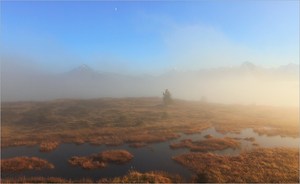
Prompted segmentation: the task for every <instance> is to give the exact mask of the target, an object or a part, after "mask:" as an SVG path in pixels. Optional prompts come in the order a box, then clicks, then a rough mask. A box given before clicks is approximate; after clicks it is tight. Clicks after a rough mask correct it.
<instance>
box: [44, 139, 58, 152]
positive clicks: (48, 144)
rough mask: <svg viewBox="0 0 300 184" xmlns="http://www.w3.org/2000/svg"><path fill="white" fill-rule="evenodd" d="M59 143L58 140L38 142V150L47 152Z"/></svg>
mask: <svg viewBox="0 0 300 184" xmlns="http://www.w3.org/2000/svg"><path fill="white" fill-rule="evenodd" d="M58 145H59V142H57V141H52V142H49V141H48V142H42V143H41V144H40V151H41V152H49V151H52V150H54V149H56V148H57V146H58Z"/></svg>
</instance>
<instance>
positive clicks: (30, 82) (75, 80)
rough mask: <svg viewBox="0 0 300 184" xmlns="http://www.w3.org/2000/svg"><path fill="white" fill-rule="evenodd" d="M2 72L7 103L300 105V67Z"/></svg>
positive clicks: (248, 65) (86, 68)
mask: <svg viewBox="0 0 300 184" xmlns="http://www.w3.org/2000/svg"><path fill="white" fill-rule="evenodd" d="M6 67H7V66H5V65H4V66H2V68H1V100H2V101H20V100H21V101H24V100H50V99H58V98H100V97H143V96H158V97H160V96H161V95H162V92H163V91H164V89H166V88H168V89H169V90H170V91H171V93H173V96H174V97H176V98H182V99H187V100H200V99H201V98H202V97H206V99H208V100H209V101H213V102H221V103H242V104H267V105H287V106H290V105H292V106H297V105H298V101H299V100H298V98H299V97H298V96H299V95H298V94H299V65H297V64H288V65H284V66H279V67H278V68H264V67H260V66H257V65H254V64H253V63H251V62H244V63H242V64H241V65H240V66H235V67H220V68H213V69H201V70H196V71H177V70H172V71H169V72H166V73H164V74H161V75H159V76H152V75H132V76H131V75H125V74H116V73H104V72H99V71H96V70H94V69H93V68H91V67H89V66H88V65H81V66H79V67H76V68H74V69H72V70H70V71H68V72H65V73H59V74H46V73H43V72H40V71H30V72H28V71H26V69H24V71H22V70H21V69H20V68H18V70H16V71H15V73H14V69H10V68H6Z"/></svg>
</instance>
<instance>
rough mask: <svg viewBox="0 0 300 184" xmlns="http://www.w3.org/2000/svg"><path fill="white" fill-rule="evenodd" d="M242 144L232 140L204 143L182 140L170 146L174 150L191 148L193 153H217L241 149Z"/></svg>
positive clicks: (208, 140)
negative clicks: (230, 149)
mask: <svg viewBox="0 0 300 184" xmlns="http://www.w3.org/2000/svg"><path fill="white" fill-rule="evenodd" d="M239 146H240V143H239V142H238V141H236V140H234V139H232V138H229V137H225V138H210V139H207V140H203V141H192V140H190V139H185V140H182V141H181V142H180V143H173V144H171V145H170V147H171V148H172V149H177V148H189V149H190V150H191V151H201V152H208V151H217V150H224V149H227V148H232V149H236V148H239Z"/></svg>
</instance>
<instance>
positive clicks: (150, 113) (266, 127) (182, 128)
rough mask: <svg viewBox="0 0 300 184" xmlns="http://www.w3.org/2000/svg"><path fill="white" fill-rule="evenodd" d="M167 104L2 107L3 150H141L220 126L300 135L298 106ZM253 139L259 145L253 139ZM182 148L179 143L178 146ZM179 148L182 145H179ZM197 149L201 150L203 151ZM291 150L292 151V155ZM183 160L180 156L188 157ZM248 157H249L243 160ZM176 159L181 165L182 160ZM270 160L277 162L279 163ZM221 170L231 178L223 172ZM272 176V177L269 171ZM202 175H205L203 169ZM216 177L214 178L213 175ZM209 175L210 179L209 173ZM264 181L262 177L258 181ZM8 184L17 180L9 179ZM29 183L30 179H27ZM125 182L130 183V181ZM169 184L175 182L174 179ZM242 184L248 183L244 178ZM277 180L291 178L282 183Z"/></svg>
mask: <svg viewBox="0 0 300 184" xmlns="http://www.w3.org/2000/svg"><path fill="white" fill-rule="evenodd" d="M161 103H162V101H161V99H160V98H123V99H111V98H106V99H92V100H71V99H69V100H55V101H47V102H14V103H2V104H1V105H2V107H1V147H2V148H5V147H12V146H24V145H25V146H30V145H39V146H40V151H42V152H51V151H53V150H55V149H56V148H57V146H59V145H60V144H65V143H75V144H86V143H87V144H91V145H97V146H98V145H99V146H100V145H108V146H117V145H123V144H128V145H131V146H133V147H137V148H135V149H140V148H139V147H140V146H147V145H148V144H152V143H158V142H164V141H168V140H172V139H176V138H178V137H180V136H182V134H194V133H199V132H201V131H203V130H205V129H207V128H210V127H214V128H215V130H216V131H218V132H220V133H238V132H240V131H242V130H244V129H245V128H252V129H253V130H254V131H255V132H257V133H259V134H261V135H269V136H271V135H279V136H286V137H299V109H298V108H280V107H267V106H255V105H248V106H243V105H223V104H212V103H201V102H189V101H182V100H175V102H174V104H172V105H170V106H168V107H165V106H163V105H161ZM247 139H249V140H250V141H254V140H253V138H250V137H249V138H247ZM228 141H229V143H228ZM239 141H240V140H239V139H230V140H229V139H227V140H225V139H220V138H215V137H211V136H207V140H206V141H204V142H203V140H202V142H201V141H200V142H199V141H198V142H197V141H191V140H190V141H187V142H185V143H187V144H185V145H182V146H183V147H189V148H192V147H193V148H194V147H195V146H196V147H197V148H199V147H201V149H200V148H199V149H200V150H201V152H203V149H205V148H206V147H211V146H212V144H214V145H215V147H218V148H223V147H224V149H225V148H227V147H236V148H238V142H239ZM181 143H184V142H181ZM227 143H228V145H227ZM177 144H179V143H178V142H177ZM174 145H176V143H173V146H174ZM214 145H213V147H214ZM226 145H227V146H226ZM232 145H233V146H232ZM199 149H198V151H199ZM272 149H273V148H272ZM282 149H285V148H282ZM191 150H192V151H197V149H196V150H195V149H194V150H193V149H191ZM290 152H291V151H290V150H288V151H287V152H286V153H287V154H288V153H290ZM259 153H261V154H255V157H257V159H258V160H259V159H260V157H265V156H266V155H264V154H263V152H261V151H260V152H259ZM268 153H270V154H268V156H269V157H272V158H273V157H277V156H276V155H277V154H278V155H280V154H281V152H280V153H279V152H278V151H277V150H273V151H272V150H271V151H268ZM271 153H272V154H271ZM294 153H295V151H292V154H293V155H294V156H293V157H292V158H293V161H294V162H296V163H298V160H299V159H298V156H295V154H294ZM195 154H198V153H195ZM202 154H206V153H202ZM74 155H76V153H74ZM183 156H184V155H183ZM183 156H182V157H180V156H179V157H178V158H183ZM202 156H205V155H202ZM218 156H219V155H215V156H212V155H210V157H214V159H219V158H218ZM248 156H249V155H247V154H244V156H243V158H247V157H248ZM176 158H177V157H176ZM195 158H196V157H195ZM197 158H198V157H197ZM224 159H231V157H230V156H228V158H227V157H226V158H224ZM175 160H177V161H178V159H175ZM181 160H182V159H181ZM212 160H213V159H212ZM242 161H243V159H242V160H241V162H239V161H237V162H236V164H241V163H242ZM270 161H274V159H271V160H270ZM275 161H276V162H275ZM275 161H274V164H275V165H276V164H277V163H280V164H283V165H282V167H283V168H286V169H288V168H293V169H294V167H297V166H298V165H296V166H295V165H290V164H289V162H278V161H277V160H275ZM195 162H199V159H195ZM179 163H181V164H182V165H184V166H186V167H187V168H189V169H191V171H192V172H194V173H195V174H198V175H199V172H198V170H197V169H195V168H194V167H192V166H191V165H189V164H186V162H183V161H182V162H179ZM190 163H193V162H190ZM233 163H235V162H233ZM233 163H230V164H233ZM280 164H279V165H278V164H277V165H276V167H279V166H280ZM225 165H227V164H225ZM228 167H234V165H228ZM249 169H250V170H251V169H252V171H253V170H254V169H256V171H257V169H258V170H259V169H265V167H259V168H249ZM215 172H216V171H215ZM218 172H221V174H225V173H223V170H220V171H218ZM253 172H254V171H253ZM279 172H280V173H282V174H281V175H279V176H278V177H279V178H280V177H281V176H282V177H286V176H288V175H286V174H285V173H284V172H287V171H285V170H279ZM261 173H264V172H261ZM266 173H268V174H269V172H266ZM131 174H132V173H131ZM136 174H137V173H135V175H136ZM201 174H203V172H202V171H201V172H200V175H201ZM226 174H230V173H226ZM235 174H236V173H235ZM241 174H242V173H241ZM148 176H149V175H147V177H148ZM210 176H213V175H212V174H211V173H210ZM120 177H121V176H120ZM120 177H119V178H115V179H116V180H113V179H107V181H122V180H121V178H120ZM145 177H146V176H145ZM147 177H146V178H147ZM205 177H207V176H206V175H205ZM150 178H151V177H150ZM152 178H153V177H152ZM123 179H124V178H123ZM163 179H164V178H163ZM258 179H260V178H259V177H258ZM7 181H11V180H9V179H7ZM24 181H26V180H25V179H24ZM124 181H127V180H125V179H124ZM128 181H131V180H128ZM151 181H152V180H151ZM159 181H160V180H159ZM163 181H167V180H163ZM168 181H172V182H174V180H173V179H172V180H168ZM208 181H210V180H208ZM217 181H219V180H217ZM223 181H227V182H228V181H229V182H230V181H231V180H230V179H228V180H220V181H219V182H223ZM241 181H247V180H242V179H241ZM277 181H278V182H279V181H290V180H280V179H278V180H277ZM291 181H293V182H297V181H295V180H291ZM231 182H233V180H232V181H231Z"/></svg>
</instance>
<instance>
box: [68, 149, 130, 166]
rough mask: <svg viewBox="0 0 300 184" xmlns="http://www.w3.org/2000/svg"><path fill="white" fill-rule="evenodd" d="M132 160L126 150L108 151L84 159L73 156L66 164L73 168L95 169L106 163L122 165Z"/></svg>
mask: <svg viewBox="0 0 300 184" xmlns="http://www.w3.org/2000/svg"><path fill="white" fill-rule="evenodd" d="M132 158H133V155H132V154H131V153H129V152H128V151H126V150H110V151H103V152H101V153H99V154H93V155H89V156H85V157H78V156H74V157H72V158H70V159H69V160H68V162H69V163H70V164H71V165H73V166H79V167H82V168H84V169H97V168H103V167H106V166H107V163H116V164H124V163H127V162H129V161H130V160H131V159H132Z"/></svg>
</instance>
